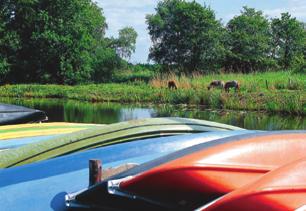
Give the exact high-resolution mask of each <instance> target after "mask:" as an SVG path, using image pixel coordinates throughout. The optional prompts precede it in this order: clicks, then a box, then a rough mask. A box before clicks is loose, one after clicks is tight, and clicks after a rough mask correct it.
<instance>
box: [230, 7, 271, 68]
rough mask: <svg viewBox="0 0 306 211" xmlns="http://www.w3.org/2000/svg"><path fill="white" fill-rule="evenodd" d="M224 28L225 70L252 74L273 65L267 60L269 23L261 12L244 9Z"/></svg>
mask: <svg viewBox="0 0 306 211" xmlns="http://www.w3.org/2000/svg"><path fill="white" fill-rule="evenodd" d="M226 28H227V39H226V48H227V50H228V53H227V59H226V61H225V67H226V69H227V70H231V71H239V72H252V71H256V70H265V69H267V68H269V67H270V65H271V64H273V61H272V60H271V59H270V58H269V54H270V32H269V21H268V20H267V19H266V18H265V17H264V16H263V14H262V12H261V11H256V10H255V9H253V8H248V7H244V8H243V10H242V11H241V15H239V16H236V17H234V18H233V19H231V20H230V21H229V23H228V24H227V27H226Z"/></svg>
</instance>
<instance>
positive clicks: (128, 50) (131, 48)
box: [115, 27, 137, 59]
mask: <svg viewBox="0 0 306 211" xmlns="http://www.w3.org/2000/svg"><path fill="white" fill-rule="evenodd" d="M136 39H137V32H136V31H135V30H134V29H133V28H132V27H125V28H123V29H121V30H119V38H118V39H117V40H116V41H115V42H116V51H117V54H118V55H119V56H120V57H121V58H126V59H130V58H131V55H132V53H134V52H135V50H136Z"/></svg>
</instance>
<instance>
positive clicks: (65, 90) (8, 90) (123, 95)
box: [0, 72, 306, 115]
mask: <svg viewBox="0 0 306 211" xmlns="http://www.w3.org/2000/svg"><path fill="white" fill-rule="evenodd" d="M168 80H174V81H175V82H176V84H177V85H178V89H177V90H169V89H168V88H167V82H168ZM212 80H224V81H227V80H237V81H239V82H240V84H241V89H240V91H239V92H238V93H235V92H234V90H232V91H230V93H225V92H224V91H222V90H220V89H214V90H211V91H208V90H207V86H208V85H209V83H210V82H211V81H212ZM0 96H2V97H27V98H64V99H74V100H82V101H93V102H103V101H108V102H123V103H132V102H133V103H135V102H136V103H154V104H164V103H166V104H201V105H205V106H207V108H218V109H219V108H222V109H232V110H260V111H267V112H279V113H289V114H298V115H305V114H306V76H305V75H303V74H290V73H289V72H275V73H274V72H270V73H258V74H248V75H245V74H222V75H207V76H201V75H193V76H192V77H184V76H182V77H177V76H174V75H168V76H154V77H152V78H151V80H149V82H144V81H143V80H141V79H138V78H137V77H135V78H134V79H133V80H132V81H130V82H126V83H107V84H91V85H78V86H62V85H36V84H31V85H29V84H27V85H22V84H21V85H5V86H1V87H0Z"/></svg>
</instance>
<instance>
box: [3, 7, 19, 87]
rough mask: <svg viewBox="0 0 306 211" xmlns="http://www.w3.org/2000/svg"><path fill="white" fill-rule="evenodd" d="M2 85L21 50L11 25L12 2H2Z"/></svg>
mask: <svg viewBox="0 0 306 211" xmlns="http://www.w3.org/2000/svg"><path fill="white" fill-rule="evenodd" d="M0 8H1V9H0V84H1V83H3V82H4V81H5V80H6V78H7V76H8V74H9V73H10V70H11V65H12V64H14V63H15V61H16V56H15V55H16V51H17V50H18V49H19V47H20V46H19V44H20V42H19V37H18V35H17V34H16V33H15V32H14V31H12V30H11V29H10V26H9V23H10V19H11V17H12V16H13V15H14V13H13V9H14V6H13V4H12V2H11V1H7V2H4V1H3V2H0Z"/></svg>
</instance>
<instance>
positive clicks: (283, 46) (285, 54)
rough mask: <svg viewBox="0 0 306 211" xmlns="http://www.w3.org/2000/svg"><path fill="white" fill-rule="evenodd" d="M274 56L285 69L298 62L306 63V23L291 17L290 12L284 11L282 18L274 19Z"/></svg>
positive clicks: (272, 24)
mask: <svg viewBox="0 0 306 211" xmlns="http://www.w3.org/2000/svg"><path fill="white" fill-rule="evenodd" d="M271 30H272V35H273V42H272V46H273V51H272V52H273V57H274V58H275V59H277V60H278V61H279V65H280V66H281V67H283V68H285V69H287V68H289V67H292V66H293V65H294V64H295V63H296V62H298V63H301V64H300V65H303V63H304V64H305V55H304V54H303V49H305V44H306V43H305V41H306V32H305V28H304V24H303V23H300V22H299V21H297V20H296V18H294V17H291V15H290V14H289V13H282V15H281V18H275V19H272V23H271Z"/></svg>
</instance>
